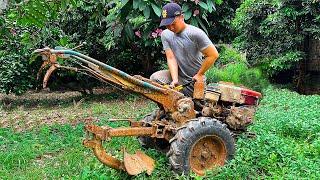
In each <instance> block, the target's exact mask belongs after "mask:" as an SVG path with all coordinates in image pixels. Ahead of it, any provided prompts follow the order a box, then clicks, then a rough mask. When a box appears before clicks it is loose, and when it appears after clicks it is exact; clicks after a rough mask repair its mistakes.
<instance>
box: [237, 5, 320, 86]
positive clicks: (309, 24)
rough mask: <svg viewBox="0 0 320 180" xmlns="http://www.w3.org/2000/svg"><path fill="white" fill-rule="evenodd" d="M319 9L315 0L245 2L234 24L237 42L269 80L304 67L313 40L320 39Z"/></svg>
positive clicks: (250, 61)
mask: <svg viewBox="0 0 320 180" xmlns="http://www.w3.org/2000/svg"><path fill="white" fill-rule="evenodd" d="M319 7H320V2H319V1H314V0H295V1H292V0H245V1H244V3H243V4H242V5H241V7H240V8H239V9H238V10H237V13H236V18H235V19H234V21H233V25H234V27H235V28H236V30H237V32H238V35H239V36H238V37H237V39H236V42H237V44H238V46H239V47H240V48H241V49H242V50H244V51H245V52H246V53H247V58H248V62H249V63H250V64H251V65H259V66H262V67H263V68H264V69H265V70H266V72H267V73H268V75H269V76H274V75H276V74H277V73H279V72H281V71H284V70H288V69H294V68H296V67H297V66H300V67H301V66H302V65H303V63H304V61H305V60H306V59H308V54H307V53H308V44H309V40H310V39H311V38H315V39H320V8H319ZM302 70H303V68H300V72H299V74H301V72H302ZM299 74H298V75H299ZM298 78H300V79H301V78H303V77H302V76H300V77H299V76H298ZM298 82H299V81H298Z"/></svg>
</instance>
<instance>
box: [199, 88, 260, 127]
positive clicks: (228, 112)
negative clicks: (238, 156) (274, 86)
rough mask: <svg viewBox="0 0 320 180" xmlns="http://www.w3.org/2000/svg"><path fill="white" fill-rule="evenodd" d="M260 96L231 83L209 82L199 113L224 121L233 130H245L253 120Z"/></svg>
mask: <svg viewBox="0 0 320 180" xmlns="http://www.w3.org/2000/svg"><path fill="white" fill-rule="evenodd" d="M260 97H261V94H260V93H258V92H256V91H252V90H249V89H247V88H244V87H237V86H234V85H233V84H232V83H225V82H219V83H214V84H209V85H208V87H207V89H206V93H205V98H204V101H205V103H204V107H203V109H202V112H201V113H202V116H205V117H213V118H216V119H218V120H220V121H222V122H224V123H226V124H227V125H228V126H229V128H231V129H233V130H245V129H246V127H247V126H248V125H249V124H251V123H252V122H253V117H254V112H255V107H256V106H257V105H258V103H259V102H258V101H259V98H260Z"/></svg>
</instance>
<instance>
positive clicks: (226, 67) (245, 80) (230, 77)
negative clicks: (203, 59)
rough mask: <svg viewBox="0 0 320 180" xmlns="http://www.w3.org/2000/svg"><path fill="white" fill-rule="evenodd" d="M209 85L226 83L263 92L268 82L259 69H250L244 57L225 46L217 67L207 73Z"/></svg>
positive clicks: (216, 64)
mask: <svg viewBox="0 0 320 180" xmlns="http://www.w3.org/2000/svg"><path fill="white" fill-rule="evenodd" d="M206 77H207V81H208V83H212V82H219V81H226V82H232V83H234V84H236V85H243V86H246V87H248V88H251V89H254V90H256V91H262V89H264V88H265V87H267V85H268V81H267V80H266V78H265V76H264V75H263V73H262V72H261V70H260V69H259V68H249V67H248V65H247V63H246V59H245V58H244V55H242V54H241V53H239V52H238V51H236V50H235V49H232V48H228V47H226V46H223V47H222V49H221V51H220V57H219V59H218V60H217V62H216V63H215V66H214V67H212V68H211V69H209V70H208V71H207V72H206Z"/></svg>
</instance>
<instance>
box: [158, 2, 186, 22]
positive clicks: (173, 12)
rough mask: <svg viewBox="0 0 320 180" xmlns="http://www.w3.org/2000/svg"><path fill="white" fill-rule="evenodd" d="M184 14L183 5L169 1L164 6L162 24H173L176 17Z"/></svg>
mask: <svg viewBox="0 0 320 180" xmlns="http://www.w3.org/2000/svg"><path fill="white" fill-rule="evenodd" d="M181 14H182V9H181V6H179V4H177V3H168V4H166V5H165V6H163V8H162V14H161V23H160V27H161V26H167V25H170V24H172V22H173V21H174V18H175V17H176V16H179V15H181Z"/></svg>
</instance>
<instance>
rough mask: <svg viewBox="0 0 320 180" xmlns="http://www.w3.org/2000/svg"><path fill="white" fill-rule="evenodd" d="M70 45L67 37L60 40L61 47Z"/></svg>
mask: <svg viewBox="0 0 320 180" xmlns="http://www.w3.org/2000/svg"><path fill="white" fill-rule="evenodd" d="M67 44H68V38H67V37H63V38H61V39H60V40H59V45H61V46H66V45H67Z"/></svg>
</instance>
